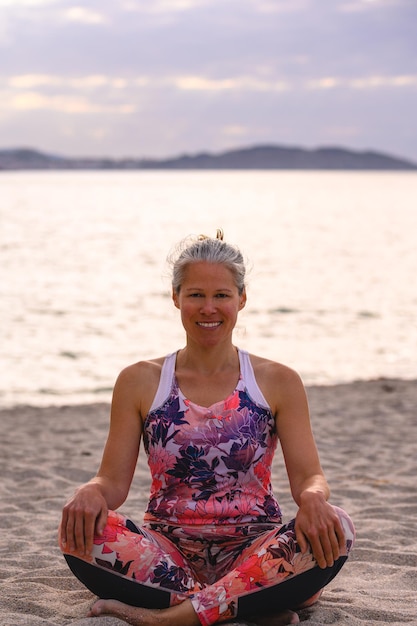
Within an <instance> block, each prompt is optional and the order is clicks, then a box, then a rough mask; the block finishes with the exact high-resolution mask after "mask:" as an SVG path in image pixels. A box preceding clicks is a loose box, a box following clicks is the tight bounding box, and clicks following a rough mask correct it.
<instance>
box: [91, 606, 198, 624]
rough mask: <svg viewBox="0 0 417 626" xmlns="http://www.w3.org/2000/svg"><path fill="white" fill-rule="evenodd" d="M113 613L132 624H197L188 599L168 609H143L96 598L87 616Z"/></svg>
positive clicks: (196, 618)
mask: <svg viewBox="0 0 417 626" xmlns="http://www.w3.org/2000/svg"><path fill="white" fill-rule="evenodd" d="M99 615H114V617H118V618H119V619H121V620H124V621H125V622H127V623H128V624H131V625H132V626H199V624H200V620H199V619H198V617H197V615H196V613H195V611H194V609H193V607H192V604H191V602H190V601H189V600H186V601H185V602H182V604H177V605H176V606H171V607H169V608H168V609H143V608H141V607H137V606H130V605H129V604H123V602H119V601H118V600H97V602H95V603H94V604H93V606H92V607H91V609H90V611H89V613H88V615H87V617H98V616H99Z"/></svg>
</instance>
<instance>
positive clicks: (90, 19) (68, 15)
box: [63, 6, 108, 24]
mask: <svg viewBox="0 0 417 626" xmlns="http://www.w3.org/2000/svg"><path fill="white" fill-rule="evenodd" d="M63 17H64V19H66V20H68V21H69V22H80V23H82V24H104V23H105V22H107V21H108V18H107V17H106V16H104V15H103V14H102V13H99V12H98V11H92V10H91V9H86V8H85V7H80V6H75V7H70V8H69V9H67V10H66V11H64V12H63Z"/></svg>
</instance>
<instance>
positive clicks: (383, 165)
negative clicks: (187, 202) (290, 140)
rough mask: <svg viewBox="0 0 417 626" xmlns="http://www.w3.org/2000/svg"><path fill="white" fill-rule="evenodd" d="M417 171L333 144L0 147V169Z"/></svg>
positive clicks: (411, 164) (383, 156) (413, 166)
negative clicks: (73, 149)
mask: <svg viewBox="0 0 417 626" xmlns="http://www.w3.org/2000/svg"><path fill="white" fill-rule="evenodd" d="M157 169H159V170H397V171H400V170H405V171H412V170H417V163H414V162H412V161H409V160H407V159H402V158H398V157H394V156H390V155H388V154H383V153H381V152H375V151H370V150H369V151H354V150H348V149H346V148H339V147H322V148H316V149H311V150H309V149H305V148H297V147H284V146H277V145H264V146H254V147H248V148H241V149H235V150H227V151H225V152H219V153H209V152H201V153H198V154H193V155H189V154H184V155H180V156H177V157H172V158H167V159H146V158H142V159H140V158H139V159H135V158H124V159H112V158H94V157H91V158H90V157H83V158H71V157H64V156H58V155H51V154H46V153H43V152H40V151H38V150H34V149H31V148H12V149H7V150H0V170H9V171H10V170H157Z"/></svg>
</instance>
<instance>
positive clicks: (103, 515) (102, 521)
mask: <svg viewBox="0 0 417 626" xmlns="http://www.w3.org/2000/svg"><path fill="white" fill-rule="evenodd" d="M107 517H108V511H107V509H106V508H103V509H102V510H101V512H100V515H99V517H98V520H97V524H96V533H97V534H98V535H99V536H101V535H102V534H103V531H104V527H105V526H106V524H107Z"/></svg>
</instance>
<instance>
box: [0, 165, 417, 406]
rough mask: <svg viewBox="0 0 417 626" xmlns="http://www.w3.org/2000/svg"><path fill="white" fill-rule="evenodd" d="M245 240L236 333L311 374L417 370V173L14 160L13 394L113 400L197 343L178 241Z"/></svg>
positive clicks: (1, 277) (7, 347)
mask: <svg viewBox="0 0 417 626" xmlns="http://www.w3.org/2000/svg"><path fill="white" fill-rule="evenodd" d="M218 227H221V228H223V229H224V231H225V238H226V240H227V241H229V242H231V243H235V244H237V245H239V247H240V248H241V249H242V251H243V253H244V255H245V257H246V258H247V262H248V268H249V273H248V280H247V291H248V303H247V306H246V308H245V309H244V310H243V311H242V313H241V314H240V318H239V321H238V325H237V328H236V331H235V337H234V341H235V343H236V344H237V345H239V346H241V347H242V348H245V349H248V350H249V351H251V352H254V353H257V354H260V355H263V356H265V357H268V358H271V359H274V360H278V361H281V362H284V363H286V364H288V365H290V366H291V367H293V368H295V369H297V370H298V371H299V372H300V374H301V375H302V377H303V379H304V381H305V383H306V384H334V383H338V382H347V381H352V380H358V379H360V380H365V379H372V378H378V377H401V378H415V377H416V374H417V372H416V355H417V280H416V273H417V272H416V270H417V174H415V173H383V172H375V173H369V172H367V173H365V172H356V173H349V172H298V171H291V172H264V171H257V172H240V171H235V172H221V171H215V172H201V171H192V172H162V171H152V172H140V171H138V172H106V171H97V172H86V171H83V172H12V173H6V172H3V173H0V292H1V299H0V328H1V347H0V350H1V354H0V405H2V406H11V405H16V404H24V403H29V404H35V405H47V404H65V403H66V404H69V403H70V404H75V403H81V402H92V401H109V400H110V398H111V389H112V386H113V383H114V380H115V378H116V376H117V374H118V372H119V371H120V370H121V369H122V368H123V367H124V366H126V365H128V364H129V363H132V362H135V361H137V360H140V359H146V358H152V357H156V356H162V355H164V354H166V353H168V352H170V351H173V350H175V349H177V348H180V347H182V346H183V345H184V333H183V329H182V326H181V322H180V318H179V313H178V310H177V309H175V307H174V306H173V304H172V302H171V298H170V275H169V266H168V265H167V263H166V257H167V254H168V253H169V252H170V251H171V250H172V248H173V247H174V246H175V244H177V243H178V242H179V241H180V240H181V239H183V238H184V237H185V236H187V235H190V234H199V233H205V234H207V235H215V232H216V229H217V228H218Z"/></svg>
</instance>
